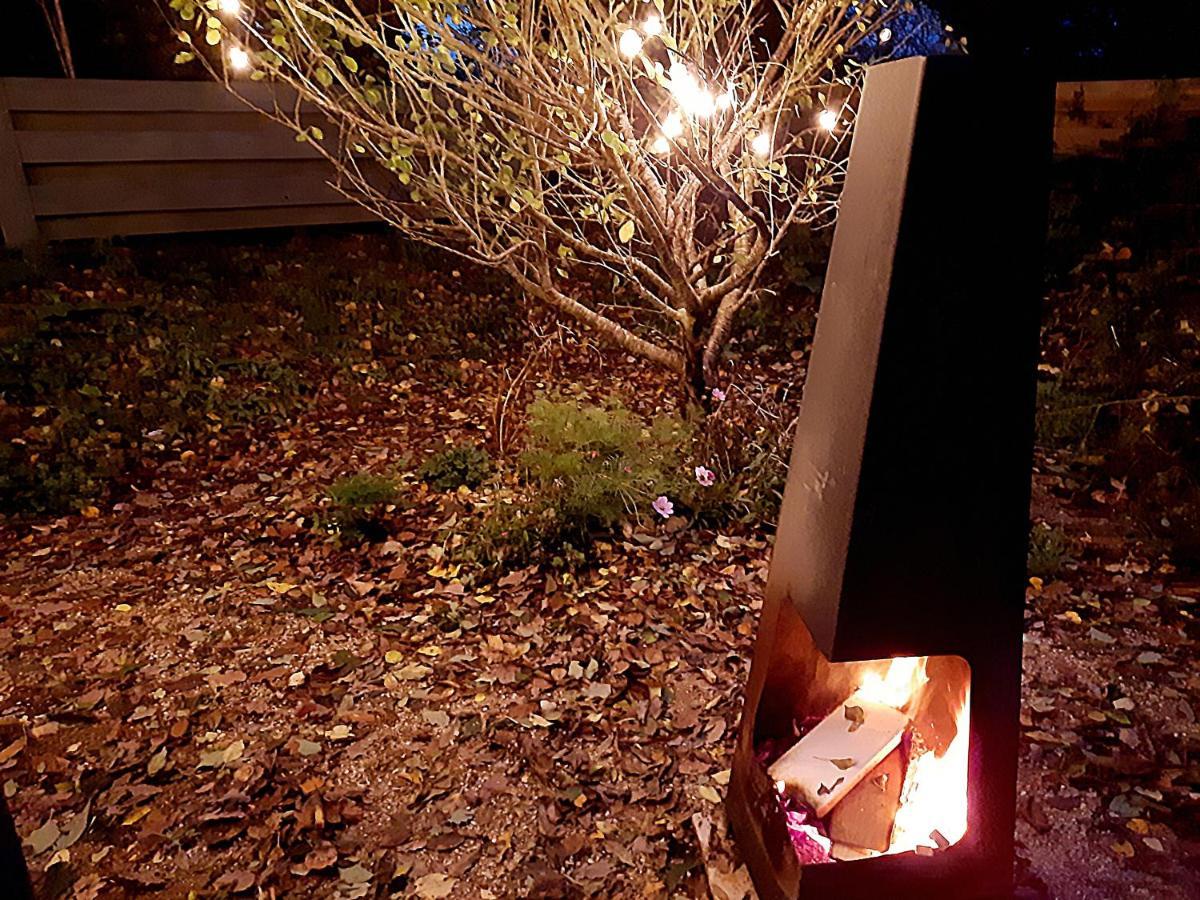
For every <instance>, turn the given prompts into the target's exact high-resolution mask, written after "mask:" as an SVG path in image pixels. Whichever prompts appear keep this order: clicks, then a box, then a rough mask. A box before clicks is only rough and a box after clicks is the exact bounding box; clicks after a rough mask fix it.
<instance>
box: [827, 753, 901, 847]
mask: <svg viewBox="0 0 1200 900" xmlns="http://www.w3.org/2000/svg"><path fill="white" fill-rule="evenodd" d="M903 786H904V753H903V751H902V750H901V748H899V747H897V748H896V749H895V750H893V751H892V752H891V753H889V754H888V755H887V756H885V757H884V759H883V762H881V763H880V764H879V765H877V766H876V767H875V768H874V769H872V770H871V772H870V774H868V775H867V777H866V778H864V779H863V780H862V781H860V782H859V783H858V784H857V785H856V786H855V787H854V788H853V790H851V791H850V793H848V794H847V795H846V796H845V798H844V799H843V800H842V802H841V803H839V804H838V805H837V806H836V807H834V809H833V811H832V812H831V813H830V814H829V820H828V823H827V824H828V827H829V837H830V838H832V839H833V840H834V841H836V842H838V843H839V844H849V845H852V846H855V847H865V848H866V849H868V850H878V851H879V852H880V853H884V852H886V851H887V849H888V847H890V846H891V845H892V826H893V825H894V824H895V822H896V812H897V811H898V810H899V809H900V790H901V788H903Z"/></svg>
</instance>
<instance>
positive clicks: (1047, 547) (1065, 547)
mask: <svg viewBox="0 0 1200 900" xmlns="http://www.w3.org/2000/svg"><path fill="white" fill-rule="evenodd" d="M1071 550H1072V541H1071V539H1070V538H1069V537H1068V536H1067V533H1066V532H1065V531H1063V530H1062V529H1061V528H1058V527H1056V526H1051V525H1047V524H1046V523H1044V522H1042V523H1039V524H1037V525H1034V526H1033V530H1032V531H1031V532H1030V533H1029V564H1028V566H1027V568H1028V569H1029V574H1030V575H1034V576H1037V577H1038V578H1048V577H1050V576H1053V575H1057V574H1058V573H1059V572H1060V571H1062V567H1063V563H1066V562H1068V561H1069V560H1070V559H1071Z"/></svg>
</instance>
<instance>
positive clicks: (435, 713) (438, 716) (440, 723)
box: [421, 709, 450, 728]
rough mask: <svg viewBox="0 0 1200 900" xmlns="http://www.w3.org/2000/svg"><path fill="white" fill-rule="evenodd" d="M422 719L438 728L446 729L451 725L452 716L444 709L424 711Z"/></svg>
mask: <svg viewBox="0 0 1200 900" xmlns="http://www.w3.org/2000/svg"><path fill="white" fill-rule="evenodd" d="M421 718H423V719H424V720H425V721H426V722H428V723H429V724H430V725H434V726H436V727H438V728H446V727H447V726H448V725H449V724H450V716H448V715H447V714H446V711H445V710H442V709H423V710H421Z"/></svg>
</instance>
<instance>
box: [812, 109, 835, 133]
mask: <svg viewBox="0 0 1200 900" xmlns="http://www.w3.org/2000/svg"><path fill="white" fill-rule="evenodd" d="M839 121H840V117H839V116H838V114H837V113H836V112H835V111H834V110H832V109H823V110H821V114H820V115H819V116H817V124H818V125H819V126H821V128H823V129H825V130H826V131H833V130H834V129H835V128H837V127H838V122H839Z"/></svg>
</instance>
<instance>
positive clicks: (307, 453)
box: [0, 351, 1200, 900]
mask: <svg viewBox="0 0 1200 900" xmlns="http://www.w3.org/2000/svg"><path fill="white" fill-rule="evenodd" d="M519 365H521V361H520V360H517V361H515V362H514V361H508V362H507V363H506V364H488V363H483V362H464V363H463V364H462V366H461V377H459V378H457V379H456V380H455V381H454V383H453V384H449V385H447V384H446V383H442V382H437V381H421V380H419V379H412V378H406V379H401V380H395V381H390V380H383V381H375V382H371V383H364V382H363V381H362V380H355V379H353V378H350V377H347V376H346V375H345V374H343V375H341V376H332V377H330V378H329V379H328V380H327V381H326V383H325V384H324V385H323V387H322V388H321V390H320V391H319V392H318V393H317V395H316V397H315V398H314V399H313V402H312V404H311V406H310V408H308V409H307V410H306V411H305V412H303V414H302V415H300V416H298V417H297V418H296V419H295V420H294V421H293V422H291V423H289V424H288V425H287V426H286V427H281V428H278V429H275V430H273V431H271V432H270V433H266V434H260V435H257V436H256V437H254V438H253V439H249V438H248V439H245V440H242V441H238V442H232V443H230V444H228V445H221V446H219V447H215V448H213V447H209V448H197V450H196V451H195V452H193V453H190V454H185V457H186V458H181V459H178V460H175V461H172V462H168V463H166V464H164V465H162V466H160V467H159V468H158V469H157V470H156V474H155V476H154V477H153V479H151V480H150V481H149V482H147V483H145V484H144V485H142V486H141V489H138V490H136V491H134V492H132V493H130V494H129V495H127V496H125V497H123V498H121V499H120V500H119V501H118V502H115V503H111V504H106V505H105V506H104V507H102V508H98V509H97V510H95V511H89V514H88V515H87V516H81V515H73V516H67V517H63V518H57V519H49V518H45V519H39V520H33V521H29V520H25V521H20V522H17V521H12V522H8V523H3V524H0V656H2V661H3V665H2V669H0V782H3V784H4V791H5V794H6V796H8V798H9V803H10V804H11V805H12V807H13V810H14V814H15V816H16V820H17V824H18V828H19V830H20V832H21V834H22V835H23V836H24V837H25V838H26V839H27V840H28V841H29V842H30V843H29V844H28V845H27V847H26V851H27V855H28V857H29V859H30V862H31V866H32V869H33V870H34V873H35V878H36V881H37V883H38V885H39V889H40V891H41V893H42V894H43V895H44V896H59V895H66V896H75V897H81V898H86V897H118V896H129V895H133V894H136V893H148V894H152V895H159V896H165V897H187V896H201V897H207V896H226V895H246V896H259V895H261V896H289V897H290V896H320V897H326V896H346V897H358V896H389V895H392V894H397V895H401V896H420V897H456V898H458V897H462V898H467V897H481V898H490V897H575V896H611V897H668V896H685V897H703V896H708V895H709V892H710V890H711V892H712V893H713V895H714V896H718V897H733V896H737V897H740V896H742V894H743V893H744V891H743V887H744V880H743V879H742V878H740V877H739V875H738V873H737V871H736V867H737V866H738V861H737V860H736V858H735V857H733V856H731V855H730V854H729V852H728V841H727V839H726V838H725V836H724V819H723V816H722V813H721V808H720V802H721V799H722V797H723V794H724V790H725V784H726V783H727V779H728V774H729V773H728V767H729V753H730V750H731V746H732V741H733V734H734V730H735V728H736V726H737V722H738V715H739V703H740V692H741V688H742V685H743V683H744V680H745V677H746V674H747V668H748V662H749V654H750V646H751V641H752V638H753V633H754V627H755V621H756V614H757V609H758V607H759V605H760V593H761V588H762V585H763V581H764V577H765V573H766V570H767V565H768V560H769V554H770V540H769V537H767V536H765V532H764V529H762V528H758V527H751V526H743V525H739V526H736V527H730V528H729V529H726V530H722V531H721V532H714V531H704V530H695V529H686V530H674V528H673V526H671V525H670V524H667V525H664V524H659V523H655V522H652V521H650V520H649V519H647V520H645V521H644V522H643V523H642V524H641V525H639V526H635V527H631V528H629V529H627V530H626V531H625V532H624V533H623V534H621V535H617V536H615V537H613V538H612V539H611V540H608V541H605V542H602V543H601V544H600V546H599V548H598V551H597V557H596V559H595V561H594V562H593V564H591V565H589V566H587V567H586V568H583V569H581V570H579V571H577V572H574V573H571V572H569V571H561V570H555V569H552V568H551V569H544V568H536V567H528V568H523V569H517V570H511V571H507V572H502V573H497V574H495V575H492V576H486V575H484V574H482V573H481V572H479V571H476V570H473V569H471V568H470V567H464V566H461V565H460V564H458V563H456V562H454V561H453V559H452V556H448V555H447V552H446V535H447V534H449V533H451V532H452V531H453V527H454V523H455V521H456V520H457V517H460V516H462V515H463V514H464V512H465V510H466V509H467V507H468V506H469V505H470V503H471V502H473V499H474V498H473V497H472V496H470V495H469V494H467V493H461V494H438V493H434V492H431V491H429V490H428V489H426V488H424V487H423V486H421V485H419V484H417V483H416V482H415V480H414V481H411V494H410V498H409V499H410V502H409V505H408V506H407V508H406V509H404V510H402V511H401V512H399V513H398V514H397V527H396V529H395V531H394V534H393V535H392V537H391V538H390V539H388V540H386V541H384V542H381V543H377V544H374V545H369V546H367V547H365V548H352V547H345V546H339V545H338V544H336V543H335V542H333V541H331V540H330V539H329V538H328V537H326V536H324V535H321V534H319V533H317V532H315V531H314V529H313V528H312V525H311V522H312V516H313V514H314V512H315V510H316V504H317V498H318V497H319V495H320V493H321V490H322V486H323V485H326V484H328V483H329V482H330V481H331V480H332V479H333V478H334V477H336V476H337V475H339V474H343V473H346V472H355V471H360V470H363V469H376V470H378V469H381V468H388V467H390V466H392V465H395V466H403V465H405V464H406V462H405V461H408V460H411V459H418V460H419V459H421V458H423V457H424V456H426V455H428V454H429V453H431V452H433V451H434V450H437V449H441V448H442V447H443V446H444V445H445V444H446V443H448V442H450V441H452V440H455V439H459V438H464V437H469V438H474V439H482V438H483V437H484V433H485V430H486V429H487V428H489V427H490V423H491V422H492V421H493V414H494V411H495V406H496V403H497V400H498V398H500V397H502V396H503V395H504V393H505V391H506V390H507V388H508V385H509V383H510V382H509V380H508V374H507V373H511V371H513V369H514V368H516V367H519ZM747 365H750V363H747ZM798 365H799V364H797V367H798ZM539 367H540V368H539ZM551 367H553V368H554V376H555V377H556V378H562V377H563V376H564V374H565V375H567V376H569V378H570V379H571V380H573V381H575V382H577V383H578V384H580V385H581V386H582V387H583V389H584V390H585V391H588V390H590V391H592V392H594V393H596V394H597V395H600V396H602V395H603V394H604V393H605V392H606V386H607V385H611V384H619V383H626V384H629V383H633V384H636V383H639V380H644V379H645V373H644V371H642V369H641V368H640V367H638V366H637V365H635V364H633V363H632V361H630V360H628V359H625V358H622V357H620V356H619V355H615V354H610V353H607V352H606V351H605V352H601V351H588V353H587V354H586V355H584V354H581V353H578V352H576V353H573V354H570V355H568V354H566V353H563V354H558V355H554V354H551V355H549V356H547V357H545V358H543V359H541V360H540V361H538V362H536V364H535V366H534V368H533V370H532V374H531V376H530V383H531V384H536V383H538V382H539V381H543V382H544V381H545V379H547V378H549V377H550V374H551V372H550V368H551ZM798 373H799V369H798V368H797V371H793V372H791V373H790V376H788V377H791V376H798ZM735 401H736V398H735V400H734V401H731V402H735ZM1034 477H1035V506H1034V518H1035V519H1036V520H1039V521H1047V522H1050V523H1052V524H1054V525H1056V526H1059V527H1061V529H1062V530H1063V531H1064V532H1065V533H1066V534H1067V535H1068V536H1069V537H1070V539H1071V546H1072V548H1073V549H1072V551H1071V553H1070V554H1069V558H1067V559H1065V560H1064V561H1063V562H1062V564H1061V566H1059V568H1058V571H1057V573H1055V574H1053V575H1046V576H1044V577H1043V578H1041V579H1040V580H1036V581H1034V582H1031V585H1030V588H1029V594H1028V601H1029V608H1028V613H1027V635H1026V646H1025V685H1024V701H1023V713H1022V726H1023V727H1022V731H1023V736H1024V737H1023V743H1022V750H1021V774H1020V785H1019V815H1020V824H1019V830H1018V839H1019V845H1020V846H1019V855H1020V863H1019V874H1020V878H1019V881H1020V883H1021V885H1022V887H1023V889H1024V890H1025V891H1027V892H1029V893H1030V894H1031V895H1034V896H1037V895H1041V896H1047V897H1054V898H1059V900H1072V898H1108V897H1146V898H1171V897H1181V898H1182V897H1194V896H1198V895H1200V871H1198V860H1200V826H1198V824H1197V823H1198V818H1200V817H1198V815H1197V814H1198V812H1200V762H1198V761H1197V760H1198V759H1200V757H1198V754H1200V725H1198V724H1197V721H1196V710H1197V709H1198V708H1200V706H1198V704H1200V670H1198V669H1197V666H1196V660H1197V640H1198V639H1200V629H1198V627H1197V621H1196V615H1197V613H1198V612H1200V610H1198V609H1197V606H1196V602H1197V598H1198V597H1200V580H1197V578H1196V577H1195V576H1193V575H1187V574H1186V573H1181V572H1179V571H1176V570H1175V568H1174V567H1173V565H1172V563H1171V559H1170V557H1169V555H1164V554H1163V553H1162V551H1160V550H1156V551H1151V550H1149V549H1148V547H1147V545H1144V544H1143V543H1142V542H1141V541H1140V539H1139V537H1138V535H1137V532H1136V529H1135V528H1134V527H1133V526H1132V525H1131V524H1130V520H1129V517H1128V514H1127V509H1126V507H1127V503H1128V500H1127V498H1125V497H1124V495H1123V492H1122V490H1121V489H1120V486H1119V485H1114V486H1113V487H1112V489H1111V490H1109V491H1097V492H1088V491H1086V490H1085V489H1083V488H1082V487H1081V484H1082V482H1080V481H1079V480H1077V479H1076V477H1075V475H1074V474H1073V473H1072V471H1071V470H1070V469H1069V468H1068V467H1067V466H1066V465H1065V464H1060V463H1059V462H1058V461H1056V460H1055V459H1054V458H1053V457H1051V456H1048V455H1047V454H1045V453H1041V454H1039V457H1038V460H1037V467H1036V472H1035V476H1034ZM710 828H711V835H710ZM698 834H700V835H703V841H702V840H701V838H700V837H698ZM260 891H261V894H260V893H259V892H260Z"/></svg>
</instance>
